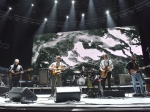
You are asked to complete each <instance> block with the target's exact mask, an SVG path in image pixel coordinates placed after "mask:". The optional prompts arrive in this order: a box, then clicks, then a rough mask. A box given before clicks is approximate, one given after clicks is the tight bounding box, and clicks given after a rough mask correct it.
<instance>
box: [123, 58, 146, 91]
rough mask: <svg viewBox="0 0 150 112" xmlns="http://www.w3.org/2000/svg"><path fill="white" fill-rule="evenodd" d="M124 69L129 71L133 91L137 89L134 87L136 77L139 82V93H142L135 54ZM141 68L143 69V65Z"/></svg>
mask: <svg viewBox="0 0 150 112" xmlns="http://www.w3.org/2000/svg"><path fill="white" fill-rule="evenodd" d="M126 69H127V70H128V71H129V74H130V75H131V78H132V83H133V88H134V93H135V94H136V93H138V90H137V87H136V79H137V80H138V82H139V84H140V89H141V93H144V87H143V81H142V78H141V75H140V73H139V65H138V62H137V61H136V55H132V57H131V61H129V62H128V64H127V66H126ZM142 69H145V67H143V68H142Z"/></svg>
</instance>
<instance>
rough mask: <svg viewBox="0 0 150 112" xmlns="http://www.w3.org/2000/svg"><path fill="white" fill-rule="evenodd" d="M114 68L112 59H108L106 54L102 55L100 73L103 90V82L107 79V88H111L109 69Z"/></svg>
mask: <svg viewBox="0 0 150 112" xmlns="http://www.w3.org/2000/svg"><path fill="white" fill-rule="evenodd" d="M113 68H114V66H113V63H112V61H111V60H110V59H109V57H108V55H107V54H105V55H103V59H102V61H101V62H100V71H101V73H100V75H101V78H102V86H103V90H105V82H106V79H107V80H108V89H109V90H111V71H112V69H113Z"/></svg>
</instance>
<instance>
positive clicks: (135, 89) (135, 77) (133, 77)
mask: <svg viewBox="0 0 150 112" xmlns="http://www.w3.org/2000/svg"><path fill="white" fill-rule="evenodd" d="M131 77H132V83H133V87H134V91H135V92H136V93H138V90H137V87H136V79H137V80H138V82H139V84H140V89H141V93H144V87H143V81H142V78H141V75H140V74H139V73H135V74H133V75H131Z"/></svg>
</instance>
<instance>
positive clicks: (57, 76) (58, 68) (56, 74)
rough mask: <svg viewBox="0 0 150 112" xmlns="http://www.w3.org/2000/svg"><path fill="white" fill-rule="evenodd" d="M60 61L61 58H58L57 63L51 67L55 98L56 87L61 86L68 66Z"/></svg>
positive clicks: (52, 92)
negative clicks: (63, 74) (63, 73)
mask: <svg viewBox="0 0 150 112" xmlns="http://www.w3.org/2000/svg"><path fill="white" fill-rule="evenodd" d="M60 60H61V58H60V56H56V62H54V63H52V64H51V65H50V66H49V70H50V71H51V75H52V79H51V81H52V83H51V87H52V89H51V96H54V89H55V87H60V86H61V79H62V71H63V70H65V69H66V68H67V66H66V65H65V64H64V63H62V62H60ZM56 81H57V82H56Z"/></svg>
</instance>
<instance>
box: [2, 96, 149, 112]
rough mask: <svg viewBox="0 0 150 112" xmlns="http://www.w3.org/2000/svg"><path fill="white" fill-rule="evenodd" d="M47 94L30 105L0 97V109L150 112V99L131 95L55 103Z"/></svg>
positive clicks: (83, 98)
mask: <svg viewBox="0 0 150 112" xmlns="http://www.w3.org/2000/svg"><path fill="white" fill-rule="evenodd" d="M49 96H50V95H49V94H43V95H37V97H38V99H37V101H34V103H31V104H21V103H18V102H10V101H9V98H5V97H0V108H1V109H3V110H33V111H40V110H41V111H44V110H48V111H127V110H132V111H134V110H135V111H142V112H143V111H150V97H132V94H131V93H129V94H125V97H116V98H114V97H111V98H108V97H99V98H85V97H86V95H85V94H82V95H81V100H80V101H78V102H76V101H67V102H63V103H55V102H54V99H53V98H52V97H49Z"/></svg>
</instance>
